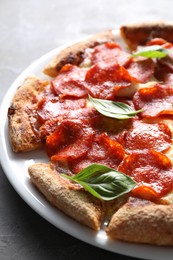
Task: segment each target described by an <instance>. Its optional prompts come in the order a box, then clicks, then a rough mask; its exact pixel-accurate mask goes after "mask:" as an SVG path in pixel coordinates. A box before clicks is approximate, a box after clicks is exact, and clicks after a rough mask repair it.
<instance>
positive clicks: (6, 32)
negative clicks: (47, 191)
mask: <svg viewBox="0 0 173 260" xmlns="http://www.w3.org/2000/svg"><path fill="white" fill-rule="evenodd" d="M172 10H173V2H172V1H171V0H169V1H168V0H163V1H162V0H152V1H151V0H131V1H127V0H87V1H86V0H62V1H60V0H51V1H50V0H15V1H14V0H0V90H1V91H0V101H1V100H2V99H3V97H4V95H5V93H6V91H7V90H8V88H9V87H10V85H11V83H12V82H13V81H14V79H15V78H16V77H17V76H18V75H19V74H20V73H21V72H22V71H23V70H24V69H25V68H26V67H27V66H28V65H30V64H31V63H32V62H33V61H34V60H36V59H37V58H39V57H40V56H42V55H43V54H45V53H47V52H48V51H50V50H51V49H54V48H55V47H58V46H60V45H61V44H64V43H67V42H68V41H71V40H75V39H79V38H81V37H83V36H86V35H88V34H92V33H96V32H99V31H102V30H105V29H108V28H114V27H115V26H117V25H121V24H126V23H129V22H139V21H155V20H171V19H172V20H173V11H172ZM100 257H102V259H109V260H113V259H116V260H118V259H119V260H120V259H124V260H130V259H134V258H131V257H128V256H123V255H119V254H115V253H111V252H108V251H105V250H102V249H100V248H96V247H94V246H91V245H89V244H87V243H84V242H82V241H79V240H78V239H76V238H73V237H71V236H70V235H68V234H66V233H64V232H62V231H61V230H59V229H58V228H55V227H54V226H52V225H51V224H50V223H48V222H47V221H46V220H44V219H43V218H42V217H40V216H39V215H38V214H37V213H35V212H34V211H33V210H32V209H31V208H30V207H29V206H28V205H27V204H26V203H25V202H24V201H23V200H22V199H21V198H20V197H19V195H18V194H17V193H16V191H15V190H14V189H13V187H12V186H11V184H10V183H9V182H8V180H7V178H6V176H5V174H4V172H3V170H2V168H0V260H6V259H10V260H30V259H31V260H47V259H48V260H54V259H59V260H61V259H62V260H64V259H99V258H100ZM165 260H166V258H165Z"/></svg>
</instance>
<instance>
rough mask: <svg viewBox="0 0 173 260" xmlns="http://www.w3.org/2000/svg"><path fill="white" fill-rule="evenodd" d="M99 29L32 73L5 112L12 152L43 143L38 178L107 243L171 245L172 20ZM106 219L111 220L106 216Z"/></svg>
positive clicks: (55, 201)
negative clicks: (117, 31)
mask: <svg viewBox="0 0 173 260" xmlns="http://www.w3.org/2000/svg"><path fill="white" fill-rule="evenodd" d="M120 35H121V43H122V45H121V43H120V42H119V40H117V37H116V36H115V35H114V31H111V30H109V31H106V32H103V33H99V34H97V35H94V36H93V37H90V38H88V39H87V40H85V41H81V42H80V43H77V44H75V45H73V46H70V47H68V48H66V49H65V50H63V51H61V52H60V53H59V54H58V55H57V56H56V57H55V58H54V59H53V60H52V61H50V63H49V64H48V65H47V66H46V68H44V73H45V74H46V75H48V76H49V77H48V79H47V80H45V79H41V78H38V77H36V76H30V77H28V78H27V79H26V80H25V81H24V83H23V85H22V86H21V87H20V88H19V89H18V90H17V92H16V94H15V96H14V98H13V100H12V102H11V106H10V108H9V111H8V117H9V136H10V140H11V145H12V149H13V151H14V152H21V151H22V152H25V151H32V150H35V149H44V150H45V153H46V154H47V158H48V161H49V163H43V162H40V163H36V164H33V165H31V166H29V169H28V172H29V175H30V178H31V181H32V183H33V184H34V185H35V186H36V187H37V188H38V189H39V191H40V192H41V193H42V194H43V195H44V196H45V197H46V199H47V200H48V201H49V202H50V203H51V204H52V205H54V206H55V207H57V208H58V209H59V210H61V211H63V212H64V213H65V214H67V215H68V216H70V217H72V218H73V219H75V220H76V221H78V222H80V223H81V224H83V225H86V226H88V227H90V228H92V229H94V230H99V229H100V228H101V226H102V227H104V229H105V232H106V234H107V236H108V237H109V238H110V239H118V240H123V241H127V242H137V243H148V244H155V245H173V152H172V151H173V149H172V148H173V144H172V138H173V25H171V24H164V23H163V24H142V25H129V26H122V27H121V28H120ZM105 219H106V221H105Z"/></svg>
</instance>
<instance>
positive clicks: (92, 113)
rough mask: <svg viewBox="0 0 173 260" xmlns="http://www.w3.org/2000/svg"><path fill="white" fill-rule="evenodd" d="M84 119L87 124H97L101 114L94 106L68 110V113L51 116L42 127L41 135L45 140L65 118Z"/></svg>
mask: <svg viewBox="0 0 173 260" xmlns="http://www.w3.org/2000/svg"><path fill="white" fill-rule="evenodd" d="M79 118H80V120H83V122H85V123H86V122H87V125H91V126H93V125H95V124H96V122H97V121H98V119H100V114H99V113H98V112H97V111H96V110H95V109H94V108H92V107H85V108H79V109H75V110H68V111H67V112H66V113H64V114H62V115H60V116H57V117H55V118H51V119H49V120H47V121H45V123H44V124H43V125H42V126H41V127H40V131H39V132H40V137H41V139H42V140H45V139H46V137H47V136H48V135H50V134H52V133H53V132H54V131H55V130H56V128H57V125H58V124H59V123H61V122H62V121H63V120H66V119H70V120H76V119H79Z"/></svg>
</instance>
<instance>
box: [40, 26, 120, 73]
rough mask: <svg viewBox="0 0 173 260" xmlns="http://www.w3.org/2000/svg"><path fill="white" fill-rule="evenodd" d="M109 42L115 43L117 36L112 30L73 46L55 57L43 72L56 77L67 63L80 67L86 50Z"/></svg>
mask: <svg viewBox="0 0 173 260" xmlns="http://www.w3.org/2000/svg"><path fill="white" fill-rule="evenodd" d="M108 41H115V36H114V35H113V33H112V31H111V30H107V31H104V32H101V33H98V34H95V35H93V36H92V37H89V38H88V39H87V40H83V41H81V42H78V43H76V44H73V45H71V46H69V47H67V48H65V49H64V50H62V51H61V52H60V53H59V54H58V55H57V56H56V57H54V58H53V59H52V60H51V61H50V62H49V63H48V65H47V66H46V67H45V68H44V70H43V72H44V73H45V74H46V75H48V76H50V77H56V76H57V75H58V71H59V70H60V69H61V68H62V67H63V65H65V64H67V63H70V64H74V65H79V64H80V63H81V61H82V59H83V54H84V51H85V49H87V48H89V47H91V48H92V47H94V46H96V45H98V44H101V43H104V42H108Z"/></svg>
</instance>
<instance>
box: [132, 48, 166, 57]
mask: <svg viewBox="0 0 173 260" xmlns="http://www.w3.org/2000/svg"><path fill="white" fill-rule="evenodd" d="M167 55H168V51H167V50H166V49H165V48H163V47H162V46H160V45H152V46H145V47H143V48H140V49H139V50H138V51H136V52H135V53H133V54H132V56H133V57H137V56H143V57H146V58H164V57H166V56H167Z"/></svg>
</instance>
